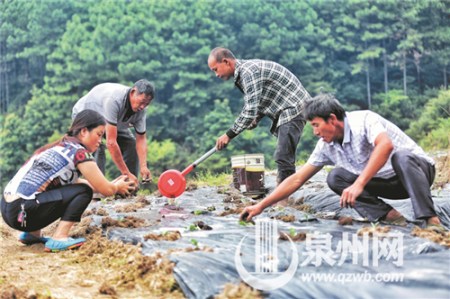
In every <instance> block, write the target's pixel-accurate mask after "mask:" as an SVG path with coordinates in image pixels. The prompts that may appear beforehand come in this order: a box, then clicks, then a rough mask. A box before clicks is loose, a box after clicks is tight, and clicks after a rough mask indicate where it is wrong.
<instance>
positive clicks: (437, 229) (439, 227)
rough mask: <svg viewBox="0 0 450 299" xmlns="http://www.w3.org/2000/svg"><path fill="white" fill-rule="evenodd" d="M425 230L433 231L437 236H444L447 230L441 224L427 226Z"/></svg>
mask: <svg viewBox="0 0 450 299" xmlns="http://www.w3.org/2000/svg"><path fill="white" fill-rule="evenodd" d="M425 229H426V230H430V231H434V232H436V233H439V234H444V233H445V232H447V231H448V230H447V229H446V228H445V227H444V226H443V225H442V224H428V225H427V226H426V227H425Z"/></svg>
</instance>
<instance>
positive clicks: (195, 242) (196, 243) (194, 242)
mask: <svg viewBox="0 0 450 299" xmlns="http://www.w3.org/2000/svg"><path fill="white" fill-rule="evenodd" d="M191 244H192V245H194V246H195V247H198V241H197V240H195V239H191Z"/></svg>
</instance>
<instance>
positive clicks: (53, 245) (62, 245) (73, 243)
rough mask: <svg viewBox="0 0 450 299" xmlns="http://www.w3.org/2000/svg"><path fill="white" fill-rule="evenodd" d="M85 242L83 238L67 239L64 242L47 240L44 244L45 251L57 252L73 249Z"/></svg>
mask: <svg viewBox="0 0 450 299" xmlns="http://www.w3.org/2000/svg"><path fill="white" fill-rule="evenodd" d="M84 242H86V239H85V238H76V239H74V238H67V239H66V240H64V241H63V240H54V239H52V238H49V240H48V241H47V242H46V243H45V249H44V250H45V251H47V252H58V251H63V250H68V249H75V248H78V247H80V246H81V245H83V244H84Z"/></svg>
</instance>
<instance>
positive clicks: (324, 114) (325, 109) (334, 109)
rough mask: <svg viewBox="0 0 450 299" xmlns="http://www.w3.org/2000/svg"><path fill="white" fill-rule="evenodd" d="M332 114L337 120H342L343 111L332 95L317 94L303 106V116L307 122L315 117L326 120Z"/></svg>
mask: <svg viewBox="0 0 450 299" xmlns="http://www.w3.org/2000/svg"><path fill="white" fill-rule="evenodd" d="M332 113H333V114H334V115H336V117H337V119H338V120H344V117H345V110H344V108H342V106H341V104H340V103H339V101H338V100H337V99H336V98H335V97H334V96H333V95H332V94H319V95H317V96H315V97H313V98H312V99H311V100H309V101H308V102H307V103H306V105H305V110H304V116H305V118H306V119H307V120H309V121H311V120H313V119H314V118H315V117H320V118H323V119H324V120H328V118H329V117H330V115H331V114H332Z"/></svg>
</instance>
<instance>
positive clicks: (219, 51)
mask: <svg viewBox="0 0 450 299" xmlns="http://www.w3.org/2000/svg"><path fill="white" fill-rule="evenodd" d="M209 57H214V59H215V60H216V61H217V62H222V60H223V59H224V58H229V59H233V60H234V59H236V57H234V54H233V52H231V51H230V50H228V49H227V48H222V47H217V48H214V49H212V51H211V53H210V54H209Z"/></svg>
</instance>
